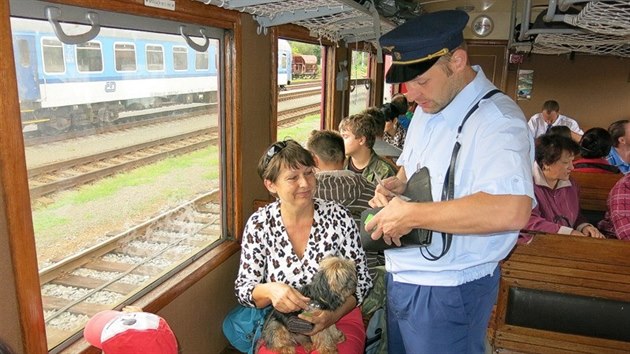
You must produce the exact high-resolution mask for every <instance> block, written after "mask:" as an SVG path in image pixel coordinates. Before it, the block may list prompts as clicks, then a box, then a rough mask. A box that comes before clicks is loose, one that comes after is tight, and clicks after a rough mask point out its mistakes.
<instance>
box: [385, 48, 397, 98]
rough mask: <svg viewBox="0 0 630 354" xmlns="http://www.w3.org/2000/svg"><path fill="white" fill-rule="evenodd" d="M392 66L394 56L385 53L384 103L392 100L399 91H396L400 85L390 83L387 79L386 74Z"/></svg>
mask: <svg viewBox="0 0 630 354" xmlns="http://www.w3.org/2000/svg"><path fill="white" fill-rule="evenodd" d="M391 66H392V56H391V55H385V72H384V73H383V103H387V102H391V101H392V97H393V96H394V95H395V94H396V93H397V92H394V90H395V89H397V88H398V87H397V86H398V85H392V84H388V83H387V82H386V81H387V80H386V79H385V74H387V70H389V68H390V67H391Z"/></svg>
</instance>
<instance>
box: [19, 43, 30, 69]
mask: <svg viewBox="0 0 630 354" xmlns="http://www.w3.org/2000/svg"><path fill="white" fill-rule="evenodd" d="M17 48H18V50H17V55H18V58H19V59H18V63H19V64H20V66H21V67H23V68H28V67H29V66H31V56H30V53H29V50H28V41H27V40H26V39H20V40H18V41H17Z"/></svg>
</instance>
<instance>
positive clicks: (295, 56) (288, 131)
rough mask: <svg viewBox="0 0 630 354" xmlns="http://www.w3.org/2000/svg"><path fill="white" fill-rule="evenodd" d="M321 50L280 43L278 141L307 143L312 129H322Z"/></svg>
mask: <svg viewBox="0 0 630 354" xmlns="http://www.w3.org/2000/svg"><path fill="white" fill-rule="evenodd" d="M321 57H322V47H320V46H319V45H318V44H310V43H304V42H298V41H290V40H286V39H279V40H278V88H279V91H280V92H279V94H278V118H277V123H276V126H277V129H278V131H277V138H278V139H279V140H281V139H285V138H292V139H295V140H296V141H298V142H300V143H306V140H307V139H308V136H309V134H310V132H311V131H312V130H313V129H320V128H321V126H322V117H321V105H322V101H323V99H322V75H321V68H320V65H321Z"/></svg>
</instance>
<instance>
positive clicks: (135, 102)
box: [11, 18, 218, 133]
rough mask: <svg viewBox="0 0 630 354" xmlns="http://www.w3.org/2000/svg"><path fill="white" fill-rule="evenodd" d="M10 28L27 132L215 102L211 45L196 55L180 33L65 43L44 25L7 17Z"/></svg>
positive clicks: (124, 33) (107, 32) (108, 35)
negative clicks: (164, 107)
mask: <svg viewBox="0 0 630 354" xmlns="http://www.w3.org/2000/svg"><path fill="white" fill-rule="evenodd" d="M11 25H12V28H13V33H14V40H13V43H14V53H15V57H16V63H18V65H17V76H18V82H19V83H20V86H19V87H18V90H19V96H20V105H21V108H22V120H23V131H24V132H29V131H43V132H46V133H56V132H60V131H66V130H69V129H75V128H80V127H85V126H92V125H100V124H111V123H115V122H116V121H117V120H118V119H119V112H121V111H127V110H134V109H144V108H153V107H160V106H162V105H164V104H173V103H192V102H215V101H216V92H217V68H218V55H217V45H218V44H217V43H218V42H217V41H216V40H209V41H210V45H209V46H208V49H207V50H206V51H204V52H198V51H195V50H194V49H192V48H190V47H189V46H188V44H187V43H186V41H185V40H184V38H182V37H181V36H179V35H172V34H158V33H146V32H139V31H130V30H120V29H111V28H101V30H100V32H99V35H98V36H97V37H96V38H94V39H93V40H90V41H89V42H86V43H82V44H77V45H67V44H64V43H62V42H61V41H60V40H59V39H58V38H57V37H56V35H55V33H54V32H53V30H52V26H51V25H50V24H49V23H48V22H46V21H37V20H26V19H17V18H12V19H11ZM73 27H75V29H74V30H76V32H77V33H82V31H83V32H85V28H87V27H86V26H82V25H74V26H73ZM140 33H141V35H139V34H140Z"/></svg>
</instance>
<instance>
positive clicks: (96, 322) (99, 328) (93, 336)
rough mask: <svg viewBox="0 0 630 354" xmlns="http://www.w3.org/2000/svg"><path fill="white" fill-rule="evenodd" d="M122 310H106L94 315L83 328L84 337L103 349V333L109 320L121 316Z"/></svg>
mask: <svg viewBox="0 0 630 354" xmlns="http://www.w3.org/2000/svg"><path fill="white" fill-rule="evenodd" d="M120 314H121V312H120V311H114V310H105V311H101V312H99V313H97V314H96V315H94V316H92V318H90V320H89V321H88V323H87V324H86V325H85V328H84V329H83V337H84V338H85V340H86V341H87V342H88V343H90V344H92V345H93V346H95V347H97V348H100V349H102V343H101V333H103V328H105V325H106V324H107V323H109V321H111V320H113V319H114V318H116V317H118V316H120Z"/></svg>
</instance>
